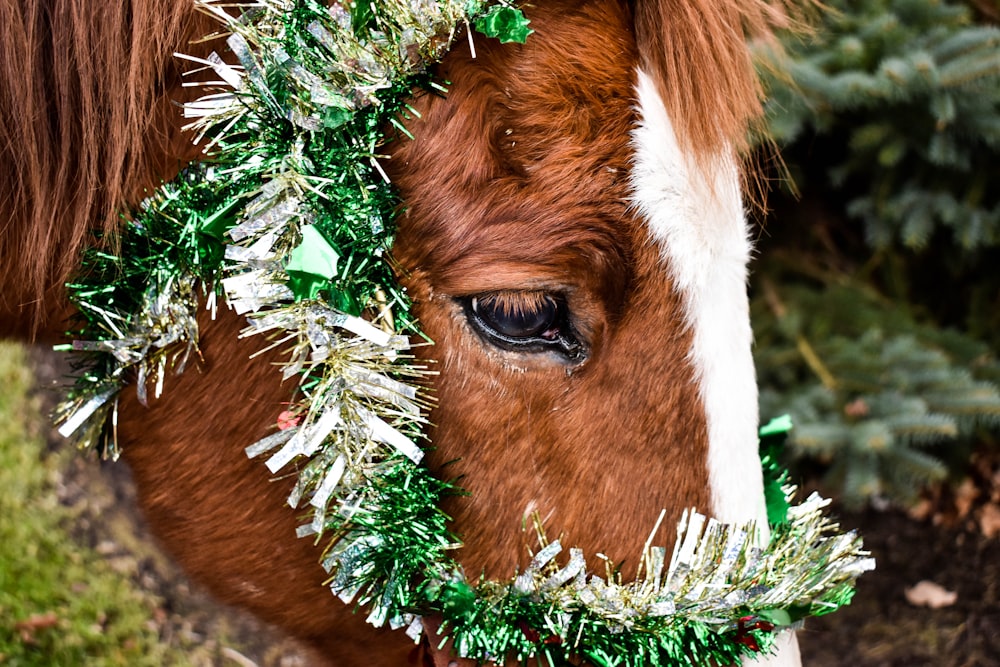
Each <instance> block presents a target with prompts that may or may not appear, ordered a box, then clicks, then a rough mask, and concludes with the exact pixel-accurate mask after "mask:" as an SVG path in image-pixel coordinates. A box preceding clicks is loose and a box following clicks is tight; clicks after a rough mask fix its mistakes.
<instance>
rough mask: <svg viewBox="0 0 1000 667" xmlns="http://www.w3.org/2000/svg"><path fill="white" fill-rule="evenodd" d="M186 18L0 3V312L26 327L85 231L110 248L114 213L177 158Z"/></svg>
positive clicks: (55, 293)
mask: <svg viewBox="0 0 1000 667" xmlns="http://www.w3.org/2000/svg"><path fill="white" fill-rule="evenodd" d="M193 17H194V12H193V11H192V6H191V2H190V0H111V1H105V0H0V119H2V121H0V205H2V207H3V208H2V210H3V217H4V219H3V222H2V223H0V229H2V234H0V258H3V260H4V265H3V267H2V268H0V285H2V287H3V291H2V293H0V312H4V313H11V314H13V315H15V316H20V317H22V318H31V319H35V320H37V318H38V317H40V315H41V314H42V313H44V312H45V310H46V309H47V308H48V305H47V304H45V303H43V299H49V300H52V299H54V298H58V297H61V290H60V289H59V286H60V285H61V283H62V281H63V280H64V279H65V277H66V276H67V275H68V274H69V272H70V271H72V269H73V268H74V267H75V266H76V265H77V264H78V261H79V260H78V255H79V250H80V248H81V246H83V245H84V244H92V243H93V242H94V240H93V239H94V236H92V233H94V232H96V233H97V234H98V235H107V236H106V238H108V239H112V240H113V238H114V235H113V234H107V233H108V232H111V231H113V230H114V228H115V226H116V223H117V220H118V215H119V212H120V210H121V208H122V205H123V203H124V202H126V201H128V200H134V199H136V198H138V196H139V195H140V193H141V191H142V189H143V188H145V187H148V186H149V185H151V184H154V182H155V180H156V179H158V178H160V177H162V176H164V175H169V172H170V171H171V170H175V169H176V168H177V165H178V164H179V161H180V160H182V159H183V155H182V154H180V153H179V152H178V147H179V146H181V145H183V144H182V143H180V142H178V141H176V135H177V130H176V127H177V125H178V123H177V122H176V120H175V119H176V118H177V116H178V114H177V111H176V109H175V108H172V105H171V104H170V98H171V97H173V98H174V99H176V98H177V97H178V96H179V90H180V87H179V80H178V75H179V72H178V70H177V68H176V66H175V64H174V62H173V57H172V53H173V52H174V51H175V50H176V49H177V48H178V47H180V46H181V45H182V44H184V43H185V42H187V41H188V35H190V34H191V33H192V23H193V21H192V19H193ZM185 143H187V140H185ZM189 154H190V151H189ZM112 242H113V241H112Z"/></svg>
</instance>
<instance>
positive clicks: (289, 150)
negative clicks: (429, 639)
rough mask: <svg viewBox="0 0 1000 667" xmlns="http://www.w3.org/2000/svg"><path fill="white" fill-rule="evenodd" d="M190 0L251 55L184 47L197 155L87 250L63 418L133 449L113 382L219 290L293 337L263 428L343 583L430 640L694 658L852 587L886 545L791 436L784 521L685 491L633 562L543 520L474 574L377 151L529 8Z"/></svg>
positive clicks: (393, 201)
mask: <svg viewBox="0 0 1000 667" xmlns="http://www.w3.org/2000/svg"><path fill="white" fill-rule="evenodd" d="M195 1H196V4H197V5H198V7H199V8H200V9H202V10H204V11H206V12H208V13H210V14H212V15H214V16H216V17H217V18H218V19H219V20H220V22H221V23H222V24H223V26H224V29H225V31H226V32H228V34H229V37H228V40H227V44H228V47H229V50H230V51H231V53H232V56H233V58H232V59H230V60H229V61H226V60H223V59H222V58H220V57H219V56H217V55H214V54H213V55H212V56H211V57H209V58H208V59H206V60H199V59H196V58H190V57H186V58H187V59H188V60H192V61H194V62H196V63H197V64H199V65H200V66H201V69H202V70H204V71H207V72H209V73H213V74H214V75H215V76H216V77H217V79H218V80H216V81H212V82H209V83H208V84H205V85H207V86H208V87H209V91H208V92H207V94H206V95H204V96H203V97H202V98H201V99H199V100H197V101H196V102H193V103H191V104H188V105H186V107H185V114H186V116H187V117H188V118H189V119H190V121H191V122H190V125H189V129H190V130H191V131H192V132H193V133H194V136H195V140H196V141H198V142H202V143H203V144H204V145H205V147H206V153H205V157H204V159H203V160H202V161H201V162H200V163H198V164H196V165H194V166H191V167H189V168H188V169H187V170H186V171H184V172H183V173H181V175H180V176H178V177H177V178H176V179H175V180H174V181H173V182H171V183H167V184H165V185H163V186H162V187H161V188H160V189H159V190H157V191H156V192H155V193H153V194H152V195H151V196H150V197H149V198H148V199H147V200H146V201H145V202H144V203H143V204H142V206H141V207H140V208H139V209H138V210H135V211H133V212H132V214H131V215H130V216H128V219H127V222H126V223H125V224H124V230H123V231H122V234H121V238H120V245H119V246H118V247H120V252H118V253H117V254H115V255H110V254H107V253H106V252H99V251H91V252H90V253H89V254H88V255H87V256H86V258H85V266H84V268H83V270H82V271H81V272H80V277H79V278H78V279H77V280H76V281H75V282H74V283H72V284H71V285H69V288H70V291H71V293H72V295H73V299H74V301H75V303H76V304H77V306H78V307H79V310H80V313H81V316H82V319H81V324H80V327H79V329H77V330H75V331H72V332H71V336H72V338H73V339H74V342H73V343H72V345H70V346H68V347H70V348H71V349H72V350H75V351H76V352H78V353H79V355H80V361H79V363H80V367H79V368H80V372H79V375H78V380H77V383H76V386H75V388H74V390H73V391H72V392H71V394H70V396H69V397H68V399H67V401H66V402H65V403H64V404H63V405H62V407H61V411H60V412H61V415H62V425H61V429H60V430H61V432H62V433H63V434H64V435H66V436H70V435H74V436H76V437H77V438H78V439H79V441H80V442H81V443H82V444H84V445H90V446H93V447H95V448H96V449H97V450H98V451H99V452H100V453H102V454H103V455H105V456H110V457H116V456H117V455H118V449H117V445H116V440H115V424H116V423H117V418H116V412H117V405H118V395H119V393H120V392H121V391H122V390H123V388H124V387H125V385H126V384H129V383H134V384H135V385H136V388H137V391H138V395H139V399H140V400H141V401H142V402H144V403H145V402H146V400H147V392H148V391H149V389H150V387H152V391H153V394H154V395H156V396H158V395H159V394H160V393H161V391H162V390H163V385H164V378H165V375H166V373H167V371H168V370H169V369H171V368H173V369H174V370H176V371H177V372H180V371H181V370H183V368H184V365H185V363H186V362H187V361H188V360H189V359H190V358H191V357H192V356H193V355H194V356H197V345H198V325H197V320H196V316H195V315H196V312H197V309H198V308H199V307H200V305H199V304H200V303H202V302H207V304H208V307H209V308H211V309H214V308H215V307H216V303H217V301H218V299H219V298H224V299H225V301H226V303H227V304H228V305H229V307H231V308H234V309H235V310H236V311H237V312H239V313H243V314H246V315H247V318H248V326H247V328H246V330H245V331H244V333H243V335H247V336H248V335H265V336H267V337H269V339H270V340H271V345H272V346H280V347H282V348H284V349H290V353H289V357H288V360H287V363H286V364H285V366H284V368H283V369H282V371H281V372H282V373H283V375H284V377H286V378H290V377H297V378H298V385H297V389H296V392H295V397H294V401H293V404H292V407H291V408H290V409H289V410H288V412H287V413H286V414H284V415H282V416H281V419H280V420H279V421H280V424H279V426H280V427H281V428H280V429H279V430H276V431H275V433H273V434H272V435H270V436H268V437H266V438H264V439H263V440H261V441H259V442H257V443H254V444H252V445H250V446H249V447H248V448H247V453H248V455H250V456H262V455H267V456H268V458H267V461H266V465H267V467H268V468H269V469H270V471H271V472H272V473H276V472H277V471H279V470H281V469H283V468H285V467H286V466H287V465H288V464H290V463H292V462H293V461H294V462H295V464H296V466H297V467H298V469H299V477H298V483H297V485H296V486H295V489H294V491H293V493H292V495H291V497H290V498H289V499H288V500H289V503H290V504H291V505H292V506H294V507H298V506H300V505H302V504H303V503H305V504H308V506H309V510H310V512H311V518H310V519H309V521H308V523H307V524H306V525H304V526H302V527H301V528H300V530H299V535H300V536H307V535H308V536H315V537H314V539H317V540H318V539H320V538H321V537H323V536H326V537H327V538H328V540H327V547H326V551H325V552H324V555H323V559H322V562H323V565H324V567H326V569H327V570H328V571H329V572H330V586H331V588H332V590H333V592H334V593H335V594H337V595H338V596H339V597H341V598H342V599H343V600H344V601H345V602H347V603H356V604H357V605H358V606H359V607H362V608H364V609H366V611H367V614H368V620H369V621H370V622H371V623H372V624H373V625H376V626H383V625H385V624H389V625H391V626H392V627H404V626H405V627H406V628H407V632H408V633H409V634H410V635H411V636H412V637H414V638H415V639H416V638H418V637H419V636H420V633H421V632H422V626H421V617H422V616H425V615H436V616H438V617H440V618H442V619H443V620H444V623H443V625H442V626H441V627H442V629H441V632H442V633H443V634H442V636H443V637H444V638H445V639H446V640H450V641H451V642H452V643H453V647H454V650H455V651H456V652H457V653H458V655H461V656H464V657H469V658H473V659H476V660H480V661H491V660H496V661H502V660H503V659H505V658H515V659H527V658H529V657H538V658H540V659H544V660H546V661H547V662H548V663H549V664H556V663H558V662H559V661H562V660H567V659H570V658H579V657H582V658H585V659H586V660H588V661H589V662H591V663H593V664H596V665H607V666H610V665H623V666H634V667H639V666H644V665H651V666H656V665H688V666H694V665H708V664H712V663H715V664H729V663H732V662H735V661H737V660H738V659H739V658H740V656H742V655H749V654H753V653H755V652H757V651H766V650H768V648H769V647H770V646H771V645H772V642H773V637H774V633H775V632H776V631H777V630H778V629H781V628H785V627H789V626H792V625H794V624H795V623H796V622H798V621H799V620H800V619H802V618H804V617H806V616H810V615H818V614H823V613H827V612H830V611H833V610H835V609H836V608H837V607H839V606H840V605H842V604H844V603H846V602H847V601H848V600H849V598H850V596H851V592H852V586H853V582H854V579H855V578H856V577H857V576H858V575H859V574H860V573H862V572H863V571H865V570H867V569H870V568H871V567H872V562H871V560H870V559H869V558H868V556H867V554H866V553H865V552H864V551H862V547H861V542H860V539H859V538H858V537H857V536H856V535H854V534H852V533H848V534H840V533H838V532H837V526H836V524H834V523H832V522H831V521H829V520H828V519H827V518H825V517H824V516H823V514H822V512H821V509H822V507H823V506H824V504H825V501H823V500H822V499H820V498H818V497H817V496H811V497H810V498H808V499H807V500H806V501H805V502H803V503H802V504H800V505H796V506H791V505H790V504H789V499H790V497H791V495H790V494H791V490H790V489H789V488H788V487H782V484H783V482H784V480H783V479H782V478H781V477H780V472H775V471H777V468H776V467H775V466H774V465H773V464H774V453H773V452H768V453H767V455H766V456H765V461H764V462H765V469H766V470H768V471H772V472H774V473H775V474H772V475H771V480H772V481H771V483H770V484H769V485H768V498H767V500H768V508H769V518H770V522H771V523H772V526H771V530H770V537H765V533H766V532H767V531H766V530H764V529H763V528H762V527H758V526H755V525H754V524H753V523H750V524H746V525H738V526H729V525H723V524H720V523H718V522H716V521H714V520H712V519H708V518H706V517H705V516H703V515H701V514H698V513H695V512H693V511H692V512H690V513H688V514H686V515H685V516H684V518H683V520H682V521H681V523H680V525H679V526H678V527H677V540H676V546H675V548H674V552H673V555H672V557H671V558H670V559H669V560H667V558H666V551H665V549H664V548H662V547H656V546H649V547H648V548H647V549H645V551H644V553H643V554H641V563H642V567H641V574H640V576H639V577H638V578H637V579H636V580H635V581H632V582H623V581H621V580H620V579H619V577H618V576H617V575H616V574H615V573H614V572H615V570H614V568H613V566H612V565H611V564H609V563H607V562H606V561H602V568H603V569H602V572H601V573H600V574H595V573H591V572H589V570H588V566H587V562H586V559H585V556H584V554H583V553H582V552H581V551H580V550H578V549H570V550H569V554H568V557H567V558H561V554H562V551H563V549H562V545H561V544H560V543H559V542H558V541H554V542H549V541H547V540H546V538H545V535H544V531H543V530H542V527H541V526H540V525H537V526H536V528H537V536H538V541H539V549H538V551H537V553H535V554H534V556H533V558H532V560H531V562H530V564H529V566H528V567H527V568H526V569H525V570H524V571H523V572H520V573H515V575H514V576H512V578H511V579H509V580H507V581H486V580H482V579H480V580H469V579H467V578H466V576H465V574H464V572H463V570H462V568H461V566H460V565H459V564H458V563H457V562H456V561H455V560H454V559H453V558H452V557H451V553H452V552H453V551H454V550H455V549H457V548H459V547H460V546H461V543H460V540H459V539H458V538H457V537H455V536H454V535H452V534H451V533H450V532H449V530H448V527H447V517H446V516H445V515H444V514H443V513H442V512H441V510H440V509H439V507H438V505H439V501H440V499H441V497H442V496H443V495H444V494H448V493H457V492H459V489H457V488H456V487H454V486H453V485H451V484H450V483H448V482H444V481H441V480H438V479H436V478H435V477H433V476H432V475H431V474H430V473H429V472H428V470H427V469H426V467H424V466H422V465H420V461H421V458H422V456H423V450H422V448H421V447H420V446H419V445H418V444H417V443H418V442H419V441H420V438H421V429H422V427H423V425H424V423H425V418H424V414H425V412H426V408H427V398H426V397H425V396H424V395H423V394H422V390H418V389H417V385H418V384H419V383H418V382H416V381H417V380H419V379H420V378H421V376H422V375H423V374H424V371H423V370H422V369H421V368H420V367H419V366H417V365H415V364H414V363H413V360H412V357H411V356H410V355H409V354H408V349H409V338H410V337H411V336H416V335H419V331H418V329H417V326H416V323H415V322H414V320H413V318H412V317H411V315H410V310H409V302H408V300H407V298H406V295H405V293H404V292H403V291H402V290H401V288H400V287H399V286H398V285H397V284H396V282H395V281H394V279H393V274H392V270H391V267H390V266H389V265H388V264H387V262H386V260H384V259H383V254H384V253H385V252H386V251H387V250H388V249H389V248H390V246H391V244H392V232H393V212H394V211H395V210H397V208H398V205H399V201H398V198H397V196H396V194H395V192H394V191H393V189H392V187H391V185H390V184H389V183H388V179H387V178H386V177H385V174H383V173H382V171H381V169H380V167H379V164H378V161H377V160H378V157H379V155H378V150H379V146H380V144H381V143H382V141H383V140H384V137H383V132H384V131H385V129H386V128H391V127H393V128H395V131H396V132H400V133H403V134H408V132H407V130H406V128H405V125H404V123H405V121H406V120H407V119H409V118H412V117H413V115H415V114H416V112H415V111H414V110H413V109H412V108H410V107H409V106H408V105H407V102H406V100H407V99H408V98H410V96H411V95H412V93H413V91H414V90H415V89H437V92H439V93H444V92H445V91H444V88H443V87H442V86H440V85H439V84H437V83H435V82H434V80H433V79H432V78H431V77H430V76H429V75H427V74H426V73H425V72H426V68H427V66H428V65H429V64H432V63H434V62H437V61H438V60H439V59H440V58H441V57H442V56H443V54H444V53H445V52H446V51H447V50H448V48H449V47H450V45H451V42H452V40H453V39H454V38H455V37H456V34H458V33H459V32H461V31H462V29H463V28H464V30H465V33H466V35H467V36H468V39H470V40H473V39H474V36H473V33H472V30H471V26H475V28H476V30H478V31H479V32H480V33H482V34H483V35H486V36H487V37H490V38H499V39H501V40H502V41H519V42H523V41H524V40H525V39H526V38H528V36H529V34H530V33H531V30H530V29H529V28H528V21H527V20H526V19H525V17H524V15H523V14H522V13H521V11H520V10H519V9H518V8H516V7H514V6H513V5H511V4H509V2H508V0H377V1H376V0H354V2H351V3H350V4H344V5H341V4H338V3H336V2H335V3H333V4H331V5H329V6H326V5H323V4H320V3H317V2H313V1H312V0H259V1H256V2H254V3H252V4H248V5H246V6H244V7H236V8H235V9H236V10H241V11H237V12H236V13H233V14H230V13H229V11H232V10H234V6H233V5H232V4H226V3H225V2H224V1H223V0H195ZM345 7H346V8H345ZM182 57H185V56H182ZM781 430H782V429H781V428H780V425H778V427H772V431H776V432H779V435H778V436H775V435H774V434H771V435H770V436H769V437H771V438H773V437H780V431H781ZM765 440H766V438H765ZM661 518H662V517H661ZM658 527H659V526H657V527H656V528H658ZM655 533H656V530H655V529H654V534H655ZM650 543H652V536H651V538H650Z"/></svg>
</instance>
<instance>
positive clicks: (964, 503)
mask: <svg viewBox="0 0 1000 667" xmlns="http://www.w3.org/2000/svg"><path fill="white" fill-rule="evenodd" d="M978 497H979V489H977V488H976V483H975V482H974V481H972V479H971V478H970V477H966V478H965V479H964V480H963V481H962V484H961V485H960V486H959V487H958V488H957V489H955V509H956V510H958V518H959V519H964V518H965V517H966V516H967V515H968V514H969V511H970V510H972V505H973V503H975V502H976V498H978Z"/></svg>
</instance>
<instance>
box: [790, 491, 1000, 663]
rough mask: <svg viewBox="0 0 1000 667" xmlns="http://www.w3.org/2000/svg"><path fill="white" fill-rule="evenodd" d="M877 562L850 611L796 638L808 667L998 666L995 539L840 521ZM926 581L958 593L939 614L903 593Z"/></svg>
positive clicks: (999, 561) (893, 520)
mask: <svg viewBox="0 0 1000 667" xmlns="http://www.w3.org/2000/svg"><path fill="white" fill-rule="evenodd" d="M841 519H842V522H841V523H842V525H844V526H845V527H849V528H856V529H858V530H859V531H860V532H861V534H862V535H863V536H864V538H865V546H866V547H867V548H868V549H869V550H871V552H872V554H873V555H874V556H875V559H876V561H877V563H878V565H877V568H876V570H875V571H874V572H870V573H868V574H866V575H865V576H864V577H862V578H861V580H860V582H859V584H858V590H857V595H856V596H855V598H854V601H853V602H852V604H851V605H850V606H849V607H846V608H844V609H842V610H840V611H839V612H837V613H835V614H831V615H830V616H826V617H823V618H819V619H813V620H811V621H809V623H808V624H807V625H806V627H805V629H804V630H803V631H802V632H801V633H800V635H799V643H800V645H801V647H802V653H803V663H804V664H806V665H809V666H810V667H834V666H841V665H848V666H850V667H921V666H927V667H930V666H932V665H933V666H934V667H992V666H997V665H1000V539H997V538H996V537H994V538H992V539H987V538H986V537H984V536H982V535H981V534H979V533H978V532H973V531H969V530H967V529H966V528H965V527H964V526H963V528H962V529H946V528H941V527H936V526H934V525H932V524H931V523H929V522H926V521H924V522H918V521H915V520H913V519H910V518H909V517H908V516H906V515H905V514H902V513H899V512H884V513H879V512H875V511H869V512H866V513H863V514H847V515H844V514H842V515H841ZM923 580H927V581H932V582H934V583H936V584H939V585H941V586H943V587H944V588H945V589H947V590H948V591H954V592H956V593H957V594H958V598H957V601H956V602H955V604H954V605H952V606H949V607H944V608H941V609H929V608H926V607H915V606H913V605H911V604H909V603H908V602H907V600H906V597H905V591H906V589H907V588H910V587H913V586H914V585H915V584H917V583H918V582H920V581H923Z"/></svg>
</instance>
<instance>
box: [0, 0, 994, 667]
mask: <svg viewBox="0 0 1000 667" xmlns="http://www.w3.org/2000/svg"><path fill="white" fill-rule="evenodd" d="M998 22H1000V4H998V2H997V0H965V1H964V2H963V1H962V0H829V1H828V2H827V3H826V6H825V9H824V10H823V11H821V12H819V13H818V14H817V17H816V26H815V28H814V30H813V31H811V32H809V33H807V34H805V35H802V34H798V35H793V36H788V37H786V38H785V39H784V43H783V50H784V55H783V56H778V55H776V54H777V50H776V49H775V48H774V47H773V45H760V46H759V47H758V56H759V59H760V62H761V65H762V66H761V70H762V72H764V76H765V79H766V81H767V87H768V91H769V102H768V106H767V110H768V115H767V122H766V127H765V128H763V130H765V131H764V132H762V136H763V135H765V134H766V135H768V136H770V137H771V138H772V141H773V144H774V145H770V144H768V143H766V142H763V141H762V142H760V143H761V146H762V147H761V151H760V159H759V161H760V164H761V168H762V172H763V173H764V175H765V178H766V179H767V180H769V181H770V183H769V184H768V185H769V187H770V189H771V191H770V194H769V195H768V197H767V200H766V208H767V211H766V212H760V213H759V214H758V219H759V222H760V223H761V224H760V226H759V228H758V238H757V247H758V258H757V260H756V261H755V262H754V265H753V267H752V270H753V275H752V278H751V296H752V313H753V320H754V327H755V331H756V339H757V342H756V350H755V354H756V359H757V369H758V374H759V377H760V385H761V417H762V419H763V420H764V421H766V420H767V419H770V418H771V417H775V416H778V415H781V414H790V415H791V416H792V418H793V420H794V423H795V429H794V431H793V432H792V435H791V437H790V439H789V442H788V447H787V457H788V463H789V465H790V466H791V467H792V470H793V479H794V480H795V481H797V482H798V483H799V484H800V486H802V487H803V488H804V489H819V490H820V491H821V492H822V493H824V494H826V495H828V496H830V497H833V498H834V499H835V510H836V512H837V514H839V516H840V517H841V518H842V522H843V524H844V525H846V526H847V527H850V528H858V529H859V530H860V531H861V532H862V534H863V535H864V537H865V542H866V545H867V546H868V547H869V548H870V549H871V550H872V552H873V554H874V555H875V557H876V559H877V560H878V569H877V571H876V572H874V573H872V574H869V575H867V576H865V577H863V578H862V580H861V583H860V585H859V587H858V594H857V596H856V598H855V601H854V604H853V605H852V606H851V607H849V608H847V609H845V610H843V611H841V612H839V613H837V614H833V615H831V616H828V617H824V618H822V619H818V620H816V621H811V622H810V623H809V624H808V625H807V627H806V628H805V630H804V631H803V632H802V634H801V643H802V646H803V653H804V657H805V662H806V664H807V665H811V666H813V667H828V666H829V667H833V666H835V665H851V666H852V667H869V666H870V667H876V666H877V667H882V666H886V667H889V666H892V667H895V666H907V667H910V666H918V665H928V666H930V665H934V666H955V667H960V666H961V667H973V666H977V667H978V666H983V667H988V666H991V665H992V666H997V665H1000V446H998V442H997V438H998V428H1000V393H998V388H997V386H998V385H997V383H998V382H1000V362H998V360H997V356H996V352H997V350H998V349H1000V30H998V28H997V27H996V26H997V24H998ZM779 61H780V62H779ZM769 64H770V65H776V66H773V67H772V66H769ZM775 147H776V148H777V149H778V151H780V155H781V158H780V159H778V158H776V157H775V155H777V154H778V152H777V151H775V150H774V149H775ZM59 363H62V362H61V361H60V360H58V359H56V357H55V355H53V354H52V353H49V352H47V351H45V350H41V349H35V350H28V349H25V348H22V347H19V346H15V345H9V344H0V386H2V387H3V388H4V391H3V392H2V393H0V665H144V664H148V665H168V664H169V665H188V664H190V665H244V666H245V665H281V666H285V667H289V666H293V665H303V664H306V662H305V658H304V656H303V655H302V654H300V653H299V652H298V651H297V649H296V647H295V646H294V645H292V644H290V643H289V642H287V641H284V640H283V639H281V638H280V637H277V636H275V635H273V634H271V633H270V632H269V631H268V630H267V629H266V628H262V627H260V626H259V625H258V624H257V623H256V622H255V621H254V620H253V619H250V618H248V617H246V616H244V615H242V614H240V613H238V612H235V611H233V610H228V609H224V608H220V607H218V606H216V605H215V604H214V603H212V602H211V601H210V600H209V599H208V598H207V597H206V596H205V595H203V594H201V593H200V592H199V591H197V590H196V589H193V588H192V586H191V585H189V584H188V583H187V581H186V580H185V579H184V577H183V575H182V574H181V573H179V572H178V571H177V570H176V568H174V567H173V566H172V565H171V563H170V562H169V560H168V559H167V558H166V557H164V556H163V555H162V554H160V552H159V551H158V549H157V547H156V545H155V544H153V543H152V541H151V539H150V538H149V536H148V534H147V532H146V530H145V528H144V527H143V525H142V520H141V518H140V517H138V516H137V513H136V510H135V509H134V506H133V492H132V490H131V486H130V480H129V479H128V472H127V470H125V469H124V467H123V466H116V465H114V464H97V463H95V462H94V461H92V460H90V457H83V456H80V455H79V454H77V453H76V452H73V451H67V450H66V448H65V447H62V446H61V445H59V444H58V436H52V434H50V429H49V426H48V420H47V418H45V417H44V416H43V415H45V414H46V413H47V410H48V409H50V408H51V406H52V403H53V401H54V395H52V394H50V390H49V389H47V387H50V386H51V384H52V383H53V382H55V381H56V380H57V379H58V378H60V377H61V375H62V374H63V373H64V369H61V368H60V367H59V366H58V364H59Z"/></svg>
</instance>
